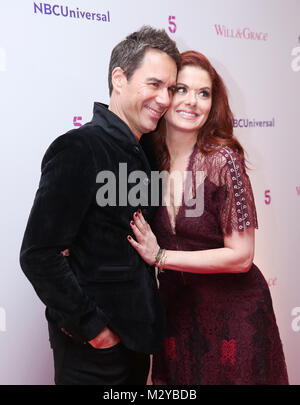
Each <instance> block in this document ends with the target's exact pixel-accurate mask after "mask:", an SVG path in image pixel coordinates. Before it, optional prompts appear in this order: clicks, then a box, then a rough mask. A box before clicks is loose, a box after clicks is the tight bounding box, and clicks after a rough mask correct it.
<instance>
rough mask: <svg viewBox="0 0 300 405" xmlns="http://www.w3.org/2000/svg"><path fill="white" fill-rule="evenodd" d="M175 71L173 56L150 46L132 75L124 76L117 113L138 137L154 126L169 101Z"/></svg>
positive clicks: (152, 129)
mask: <svg viewBox="0 0 300 405" xmlns="http://www.w3.org/2000/svg"><path fill="white" fill-rule="evenodd" d="M176 75H177V67H176V63H175V62H174V60H173V59H172V58H171V57H170V56H168V55H167V54H166V53H164V52H160V51H157V50H155V49H150V50H148V51H147V52H146V54H145V56H144V59H143V62H142V64H141V66H140V67H139V68H138V69H136V70H135V72H134V73H133V75H132V76H131V78H130V79H129V80H127V79H124V85H123V86H122V88H121V91H120V93H119V100H118V101H119V102H118V107H119V108H118V110H119V111H118V115H119V116H120V118H121V119H122V120H123V121H125V122H126V124H127V125H128V126H129V128H130V129H131V131H132V132H133V133H134V135H135V136H136V137H137V138H139V137H140V136H141V135H142V134H144V133H147V132H151V131H154V130H155V128H156V126H157V123H158V120H159V119H160V117H161V116H162V115H163V114H164V113H165V112H166V110H167V109H168V107H169V105H170V103H171V101H172V89H171V88H172V87H173V86H175V84H176Z"/></svg>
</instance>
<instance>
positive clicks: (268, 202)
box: [265, 190, 271, 205]
mask: <svg viewBox="0 0 300 405" xmlns="http://www.w3.org/2000/svg"><path fill="white" fill-rule="evenodd" d="M270 193H271V191H270V190H266V191H265V204H267V205H270V204H271V195H270Z"/></svg>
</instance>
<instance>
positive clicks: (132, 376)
mask: <svg viewBox="0 0 300 405" xmlns="http://www.w3.org/2000/svg"><path fill="white" fill-rule="evenodd" d="M55 334H56V335H57V336H56V337H57V339H55V343H54V344H52V349H53V356H54V371H55V377H54V381H55V384H56V385H146V382H147V377H148V373H149V368H150V356H149V355H147V354H143V353H135V352H133V351H131V350H129V349H127V348H126V347H125V346H124V345H123V344H122V343H118V344H117V345H115V346H113V347H111V348H108V349H95V348H93V347H92V346H91V345H90V344H88V343H86V344H83V343H79V342H76V341H74V340H73V339H72V338H71V337H69V336H66V335H64V334H63V333H62V332H60V331H57V332H56V333H55ZM60 335H61V336H60Z"/></svg>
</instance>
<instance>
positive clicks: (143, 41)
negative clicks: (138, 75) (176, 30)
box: [108, 26, 180, 95]
mask: <svg viewBox="0 0 300 405" xmlns="http://www.w3.org/2000/svg"><path fill="white" fill-rule="evenodd" d="M148 49H157V50H159V51H161V52H165V53H166V54H167V55H169V56H170V57H171V58H172V59H173V60H174V62H175V63H176V65H177V69H178V68H179V64H180V53H179V51H178V49H177V46H176V43H175V41H173V40H172V39H171V38H170V37H169V35H168V34H167V33H166V31H165V30H164V29H155V28H152V27H150V26H143V27H142V28H141V29H140V30H139V31H136V32H133V33H132V34H130V35H128V36H127V37H126V38H125V39H124V40H123V41H121V42H120V43H119V44H118V45H116V46H115V47H114V49H113V50H112V53H111V58H110V63H109V70H108V86H109V95H111V93H112V90H113V86H112V81H111V76H112V71H113V70H114V69H115V68H116V67H118V66H119V67H121V68H122V69H123V71H124V73H125V75H126V78H127V80H130V78H131V76H132V75H133V73H134V72H135V70H136V69H137V68H138V67H139V66H140V65H141V64H142V61H143V59H144V56H145V53H146V51H147V50H148Z"/></svg>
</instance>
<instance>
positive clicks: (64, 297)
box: [20, 134, 107, 340]
mask: <svg viewBox="0 0 300 405" xmlns="http://www.w3.org/2000/svg"><path fill="white" fill-rule="evenodd" d="M95 176H96V173H95V168H94V161H93V155H92V151H91V150H90V148H89V146H88V144H87V143H86V142H84V140H83V139H82V138H81V136H79V135H75V134H72V135H71V134H65V135H62V136H61V137H59V138H57V139H56V140H55V141H54V142H53V143H52V145H50V147H49V149H48V150H47V152H46V154H45V156H44V159H43V161H42V174H41V179H40V183H39V188H38V191H37V193H36V196H35V200H34V203H33V207H32V209H31V213H30V216H29V220H28V223H27V227H26V231H25V235H24V239H23V243H22V247H21V254H20V264H21V267H22V270H23V271H24V273H25V275H26V277H27V278H28V279H29V281H30V282H31V283H32V285H33V287H34V289H35V291H36V293H37V294H38V296H39V298H40V299H41V300H42V301H43V303H44V304H45V305H47V306H48V307H49V308H50V309H51V310H52V311H55V313H56V315H57V316H58V318H59V322H58V323H59V327H62V328H65V329H67V330H68V331H70V332H71V333H74V334H76V335H78V336H80V338H81V339H83V340H91V339H93V338H94V337H95V336H97V334H98V333H99V332H100V331H101V330H102V329H103V328H104V327H105V325H106V324H107V319H106V317H105V314H104V313H103V312H102V311H101V309H100V308H99V307H97V305H96V303H94V302H93V301H92V300H91V299H90V298H89V297H88V296H87V295H86V294H85V293H84V292H83V290H82V289H81V287H80V285H79V283H78V280H77V279H76V276H75V274H74V273H73V271H72V269H71V268H70V265H69V263H68V259H67V258H66V257H64V256H63V255H62V254H61V251H62V250H64V249H66V248H68V247H70V246H71V244H72V241H73V240H74V238H76V236H77V234H78V232H79V229H80V225H81V223H82V220H83V218H84V216H85V214H86V213H87V211H88V209H89V207H90V204H91V202H92V199H93V198H94V195H95V194H94V190H95V181H96V180H95V178H96V177H95Z"/></svg>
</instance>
